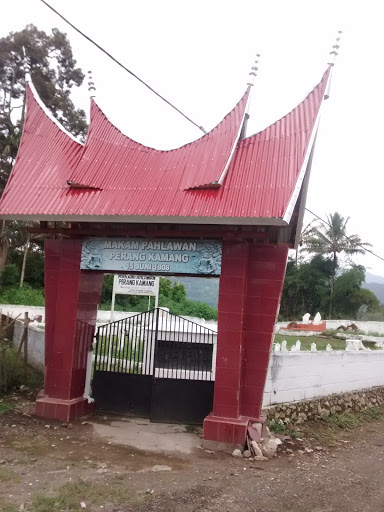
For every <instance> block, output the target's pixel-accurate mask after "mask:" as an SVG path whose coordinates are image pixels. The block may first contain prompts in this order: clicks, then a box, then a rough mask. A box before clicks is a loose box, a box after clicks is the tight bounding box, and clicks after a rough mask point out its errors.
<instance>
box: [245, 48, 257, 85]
mask: <svg viewBox="0 0 384 512" xmlns="http://www.w3.org/2000/svg"><path fill="white" fill-rule="evenodd" d="M259 58H260V54H259V53H258V54H257V55H256V59H255V63H254V65H253V66H252V67H251V71H250V72H249V73H248V74H249V76H251V77H252V78H251V79H250V81H249V82H248V83H247V87H252V86H253V84H254V81H255V78H256V77H257V72H258V70H259V67H258V64H259Z"/></svg>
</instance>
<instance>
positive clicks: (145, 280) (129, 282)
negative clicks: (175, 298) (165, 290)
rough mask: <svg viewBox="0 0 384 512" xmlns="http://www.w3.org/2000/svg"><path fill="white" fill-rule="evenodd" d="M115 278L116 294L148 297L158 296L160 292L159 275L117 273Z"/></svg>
mask: <svg viewBox="0 0 384 512" xmlns="http://www.w3.org/2000/svg"><path fill="white" fill-rule="evenodd" d="M114 278H115V293H116V294H123V295H146V296H147V297H148V296H151V297H156V296H157V295H158V294H159V278H158V277H155V276H138V275H135V276H130V275H128V274H115V277H114Z"/></svg>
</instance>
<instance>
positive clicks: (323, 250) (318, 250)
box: [302, 212, 371, 318]
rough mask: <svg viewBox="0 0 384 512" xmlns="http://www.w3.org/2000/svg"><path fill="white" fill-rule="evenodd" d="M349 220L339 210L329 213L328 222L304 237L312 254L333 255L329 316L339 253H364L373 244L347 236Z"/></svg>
mask: <svg viewBox="0 0 384 512" xmlns="http://www.w3.org/2000/svg"><path fill="white" fill-rule="evenodd" d="M348 221H349V217H348V218H347V219H345V218H344V217H343V216H342V215H340V213H338V212H335V213H331V214H329V215H327V224H325V223H320V224H317V225H315V226H313V227H312V228H311V229H309V230H308V231H307V232H306V233H305V234H304V236H303V237H302V241H303V243H304V247H305V250H306V251H307V252H309V253H310V254H316V255H330V256H331V259H330V260H329V261H330V262H331V266H330V270H331V275H330V277H331V279H330V294H329V318H332V316H333V300H334V295H335V291H336V288H335V279H336V272H337V270H338V268H339V263H338V261H339V254H341V253H344V254H346V255H348V256H352V255H354V254H364V253H365V248H366V247H368V246H369V247H371V244H367V243H365V242H362V240H361V238H360V237H359V236H358V235H349V236H347V224H348ZM363 281H364V279H363ZM360 285H361V283H360Z"/></svg>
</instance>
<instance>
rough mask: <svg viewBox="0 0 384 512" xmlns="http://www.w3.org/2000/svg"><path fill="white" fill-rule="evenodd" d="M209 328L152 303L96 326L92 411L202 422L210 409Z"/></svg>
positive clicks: (212, 360) (212, 337)
mask: <svg viewBox="0 0 384 512" xmlns="http://www.w3.org/2000/svg"><path fill="white" fill-rule="evenodd" d="M216 340H217V334H216V332H215V331H214V330H212V329H209V328H207V327H205V326H203V325H200V324H197V323H195V322H192V321H190V320H187V319H185V318H182V317H180V316H176V315H172V314H170V313H168V311H166V310H163V309H161V308H156V309H153V310H151V311H148V312H146V313H140V314H138V315H134V316H131V317H128V318H124V319H123V320H118V321H116V322H111V323H109V324H105V325H102V326H100V327H99V328H98V329H97V332H96V346H95V356H94V373H93V381H92V394H93V397H94V399H95V406H96V409H97V410H100V411H106V412H116V413H119V414H127V415H135V416H141V417H148V418H151V420H152V421H169V422H175V423H189V424H193V423H202V421H203V419H204V418H205V416H207V414H209V413H210V411H211V410H212V404H213V389H214V380H215V367H216Z"/></svg>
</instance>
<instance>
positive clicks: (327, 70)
mask: <svg viewBox="0 0 384 512" xmlns="http://www.w3.org/2000/svg"><path fill="white" fill-rule="evenodd" d="M331 70H332V66H331V65H329V66H328V68H327V69H326V71H325V72H324V74H323V76H322V78H321V80H320V82H318V83H317V84H316V85H315V86H314V87H313V88H312V89H311V90H310V92H309V93H308V94H307V96H306V97H305V98H304V99H303V100H302V101H300V103H298V104H297V105H296V106H295V107H293V108H292V109H291V110H290V111H289V112H287V113H286V114H285V115H284V116H282V117H280V118H279V119H277V120H276V121H274V122H273V123H271V124H269V125H268V126H266V127H265V128H263V129H261V130H259V131H258V132H255V133H253V134H252V135H248V136H247V137H244V138H242V139H241V140H240V141H239V143H246V142H250V140H249V139H252V138H254V137H256V136H257V135H260V134H261V133H263V132H265V131H267V130H268V129H269V128H272V127H273V126H275V125H276V124H277V123H280V122H281V121H282V120H283V119H285V118H287V117H288V116H289V115H290V114H292V113H293V112H294V111H295V110H296V109H298V108H299V107H300V106H301V105H303V104H304V103H306V102H307V101H308V98H309V97H310V96H311V95H312V94H313V93H314V92H316V91H317V90H318V89H319V85H321V83H322V82H323V81H324V80H325V81H329V80H328V79H329V78H330V77H329V75H330V73H331ZM328 98H329V95H328V94H327V87H325V90H324V97H323V100H327V99H328Z"/></svg>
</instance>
